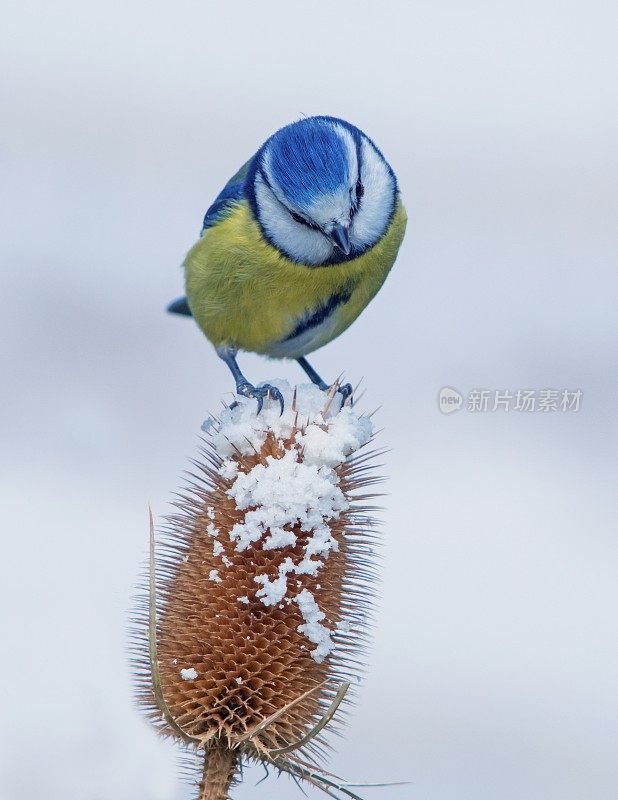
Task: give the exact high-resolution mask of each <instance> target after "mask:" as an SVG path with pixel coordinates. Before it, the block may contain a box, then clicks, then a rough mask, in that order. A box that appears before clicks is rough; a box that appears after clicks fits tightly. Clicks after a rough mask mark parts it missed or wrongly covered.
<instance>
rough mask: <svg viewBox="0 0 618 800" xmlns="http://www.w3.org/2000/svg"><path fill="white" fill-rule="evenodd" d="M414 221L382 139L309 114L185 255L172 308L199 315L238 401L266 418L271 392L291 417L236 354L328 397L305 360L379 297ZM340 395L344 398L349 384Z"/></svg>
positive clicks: (273, 139) (234, 182)
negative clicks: (297, 373)
mask: <svg viewBox="0 0 618 800" xmlns="http://www.w3.org/2000/svg"><path fill="white" fill-rule="evenodd" d="M406 222H407V215H406V211H405V208H404V206H403V203H402V200H401V196H400V191H399V186H398V182H397V178H396V176H395V173H394V171H393V169H392V167H391V166H390V164H389V163H388V162H387V160H386V159H385V157H384V156H383V155H382V153H381V151H380V150H379V149H378V147H377V146H376V145H375V144H374V142H373V141H372V140H371V139H370V138H369V137H368V136H367V135H366V134H365V133H363V131H361V130H360V129H359V128H357V127H355V126H354V125H352V124H351V123H349V122H346V121H345V120H343V119H339V118H337V117H331V116H309V117H302V118H301V119H298V120H296V121H294V122H292V123H290V124H288V125H286V126H285V127H283V128H280V129H279V130H277V131H276V132H275V133H273V134H272V135H271V136H270V137H269V138H268V139H267V140H266V141H265V142H264V144H262V146H261V147H260V148H259V149H258V150H257V152H256V153H255V155H254V156H253V157H252V158H251V159H249V161H247V162H246V163H245V164H244V165H243V166H242V167H241V168H240V169H239V170H238V172H237V173H236V174H235V175H234V176H233V177H232V178H231V179H230V180H229V181H228V183H227V184H226V185H225V186H224V188H223V189H222V191H221V192H220V194H219V195H218V196H217V197H216V199H215V201H214V202H213V203H212V205H211V206H210V207H209V208H208V210H207V211H206V215H205V217H204V221H203V225H202V229H201V233H200V238H199V239H198V241H197V242H196V244H195V245H194V246H193V247H192V248H191V249H190V250H189V252H188V253H187V256H186V258H185V260H184V270H185V288H186V295H185V296H183V297H180V298H178V299H177V300H174V301H173V302H172V303H170V304H169V305H168V307H167V310H168V311H170V312H172V313H176V314H183V315H187V316H193V318H194V320H195V322H196V323H197V325H198V326H199V328H201V330H202V331H203V333H204V334H205V335H206V337H207V338H208V339H209V340H210V342H211V343H212V344H213V345H214V347H215V350H216V352H217V354H218V356H219V357H220V358H221V359H222V360H223V361H224V362H225V364H227V366H228V367H229V369H230V371H231V373H232V376H233V378H234V381H235V384H236V393H237V395H241V396H245V397H253V398H255V399H256V400H257V411H258V413H259V412H260V411H261V409H262V406H263V402H264V398H265V397H267V396H270V397H271V398H273V399H274V400H276V401H278V402H279V404H280V406H281V412H282V413H283V405H284V401H283V397H282V395H281V392H280V391H279V389H277V387H276V386H273V385H271V384H268V383H262V384H259V385H254V384H252V383H251V382H250V381H249V380H247V378H246V377H245V376H244V374H243V373H242V372H241V370H240V367H239V366H238V361H237V355H238V352H239V351H250V352H255V353H260V354H263V355H266V356H268V357H271V358H278V359H295V360H296V361H297V362H298V364H299V365H300V366H301V368H302V369H303V370H304V372H305V373H306V375H307V376H308V378H309V379H310V380H311V381H312V383H314V384H316V385H317V386H318V387H320V389H322V390H325V391H326V390H328V389H329V385H328V384H327V383H326V381H324V380H323V379H322V378H321V377H320V375H319V374H318V373H317V372H316V371H315V369H314V368H313V367H312V366H311V365H310V364H309V362H308V361H307V358H306V356H307V355H308V354H309V353H312V352H313V351H314V350H317V349H318V348H320V347H322V346H323V345H325V344H327V343H328V342H330V341H332V340H333V339H334V338H335V337H337V336H339V335H340V334H341V333H342V332H343V331H344V330H346V328H348V326H349V325H350V324H351V323H352V322H353V321H354V320H355V319H356V318H357V317H358V315H359V314H360V313H361V311H363V309H364V308H365V306H366V305H367V304H368V303H369V301H370V300H372V299H373V297H374V296H375V295H376V293H377V292H378V290H379V289H380V287H381V286H382V284H383V282H384V280H385V279H386V277H387V275H388V273H389V271H390V269H391V267H392V266H393V264H394V262H395V259H396V257H397V253H398V251H399V247H400V245H401V242H402V240H403V237H404V233H405V228H406ZM338 391H339V392H340V393H341V394H342V395H343V400H344V401H345V400H346V399H347V397H349V396H350V395H351V393H352V388H351V386H350V385H349V384H345V385H342V386H339V387H338ZM234 405H235V404H234Z"/></svg>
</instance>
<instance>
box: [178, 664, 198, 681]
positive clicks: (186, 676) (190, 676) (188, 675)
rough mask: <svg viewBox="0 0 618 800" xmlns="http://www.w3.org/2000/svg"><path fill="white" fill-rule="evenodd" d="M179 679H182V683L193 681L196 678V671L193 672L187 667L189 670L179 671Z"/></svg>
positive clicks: (192, 669)
mask: <svg viewBox="0 0 618 800" xmlns="http://www.w3.org/2000/svg"><path fill="white" fill-rule="evenodd" d="M180 677H181V678H182V679H183V681H194V680H195V679H196V678H197V670H195V669H194V668H193V667H189V669H181V670H180Z"/></svg>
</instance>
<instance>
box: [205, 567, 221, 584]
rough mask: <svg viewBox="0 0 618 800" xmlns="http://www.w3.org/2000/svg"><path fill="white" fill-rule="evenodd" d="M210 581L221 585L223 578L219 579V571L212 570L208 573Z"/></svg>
mask: <svg viewBox="0 0 618 800" xmlns="http://www.w3.org/2000/svg"><path fill="white" fill-rule="evenodd" d="M208 579H209V580H211V581H214V582H215V583H221V578H220V577H219V570H218V569H211V570H210V572H209V573H208Z"/></svg>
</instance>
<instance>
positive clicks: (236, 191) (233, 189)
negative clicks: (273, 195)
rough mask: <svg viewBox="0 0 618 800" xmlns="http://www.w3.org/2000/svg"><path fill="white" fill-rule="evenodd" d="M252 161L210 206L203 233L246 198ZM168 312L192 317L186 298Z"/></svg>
mask: <svg viewBox="0 0 618 800" xmlns="http://www.w3.org/2000/svg"><path fill="white" fill-rule="evenodd" d="M251 161H252V159H249V161H247V163H246V164H243V165H242V167H241V168H240V169H239V170H238V172H237V173H236V174H235V175H233V176H232V177H231V178H230V179H229V181H228V182H227V183H226V184H225V186H224V187H223V189H222V190H221V192H220V193H219V195H218V197H217V198H216V200H215V201H214V203H213V204H212V205H211V206H210V208H209V209H208V211H207V212H206V216H205V217H204V224H203V225H202V233H204V231H205V230H206V229H207V228H212V226H213V225H216V224H217V222H218V221H219V220H220V219H221V218H222V217H224V216H225V214H226V213H227V211H228V209H230V208H231V207H232V206H233V205H234V204H235V203H237V202H238V201H239V200H241V199H242V198H243V197H244V193H245V178H246V177H247V172H248V171H249V167H250V166H251ZM167 311H169V312H170V313H171V314H182V315H183V316H186V317H190V316H192V315H191V309H190V308H189V303H188V302H187V298H186V297H179V298H178V299H177V300H174V301H172V302H171V303H170V304H169V305H168V306H167Z"/></svg>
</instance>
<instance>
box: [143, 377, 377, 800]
mask: <svg viewBox="0 0 618 800" xmlns="http://www.w3.org/2000/svg"><path fill="white" fill-rule="evenodd" d="M276 385H277V386H278V388H279V389H280V390H281V392H282V393H283V396H284V400H285V408H284V411H283V413H282V414H280V413H279V412H280V409H279V404H278V403H275V402H272V401H271V402H268V401H267V403H266V404H265V406H264V409H263V411H262V412H261V413H260V414H259V415H258V414H257V413H256V403H255V401H254V400H251V399H246V400H245V399H241V400H240V401H239V403H238V405H236V406H235V407H233V408H226V409H225V410H224V411H223V412H222V414H221V417H220V419H214V418H211V419H210V420H209V421H208V423H207V424H206V423H205V425H204V426H203V430H204V431H205V439H204V442H203V447H202V449H201V451H200V456H199V457H198V458H197V459H196V460H194V461H193V462H192V463H193V469H192V471H191V473H190V474H189V479H188V482H187V486H186V487H185V489H184V491H183V492H182V493H181V494H179V495H178V498H177V500H176V502H175V506H176V513H174V514H172V515H171V516H169V517H167V518H166V522H165V524H164V525H163V526H162V527H161V528H160V529H159V532H158V536H157V542H156V544H155V534H154V525H153V523H152V516H151V558H150V569H149V578H148V581H147V588H146V591H144V592H142V596H141V598H140V604H139V606H138V609H137V612H136V614H135V618H134V628H133V632H134V638H133V644H134V650H135V653H136V678H137V689H138V700H139V702H140V704H141V705H142V706H143V707H144V708H145V709H146V711H147V713H148V714H149V717H150V719H151V720H152V722H153V723H154V724H155V726H156V727H157V728H158V729H159V731H160V732H161V733H162V734H164V735H167V736H171V737H173V738H175V739H177V740H179V741H181V742H183V743H184V744H186V745H187V746H188V747H190V748H194V749H195V750H197V751H199V752H200V753H202V754H203V756H204V759H205V766H204V771H203V777H202V781H201V783H200V786H199V800H225V798H227V797H228V793H229V789H230V786H231V785H232V784H233V782H234V780H235V779H236V778H237V776H238V771H239V769H240V767H241V764H242V762H243V761H244V762H252V761H253V762H256V761H257V762H262V763H263V764H265V765H270V766H272V767H273V768H274V769H275V770H277V771H281V772H287V773H289V774H290V775H292V777H294V778H295V779H301V780H305V781H307V782H309V783H311V784H313V785H315V786H318V787H320V788H322V789H324V790H325V791H327V792H329V793H332V794H333V796H348V797H357V795H355V794H354V792H353V791H351V789H350V788H346V785H345V784H343V783H341V781H339V779H336V778H335V777H334V776H332V775H331V774H330V773H328V772H326V771H325V770H324V768H323V767H322V766H321V764H322V762H323V759H324V757H325V755H326V753H327V750H328V749H329V746H328V744H327V741H326V739H325V738H324V734H325V732H326V730H327V726H328V728H330V727H331V726H332V718H333V717H334V716H335V713H336V712H337V710H338V709H339V706H340V704H341V703H342V701H343V700H344V698H345V695H346V692H347V690H348V688H349V687H350V682H351V681H354V680H355V679H358V677H359V673H360V672H362V670H363V659H364V653H365V646H366V643H367V639H368V627H369V620H370V618H371V612H372V606H373V595H374V584H375V578H376V545H377V544H378V541H377V534H376V532H375V519H374V517H373V516H372V515H373V512H374V511H375V510H376V509H375V507H373V506H371V505H369V504H368V503H369V502H370V501H371V498H373V497H375V496H376V495H375V494H368V493H367V491H366V490H367V488H368V487H369V486H371V484H373V483H375V482H376V481H377V480H379V479H378V478H376V477H375V475H374V473H373V469H374V460H375V456H376V454H377V451H375V450H374V451H370V450H369V449H368V446H369V445H370V443H371V442H372V438H373V432H372V425H371V421H370V419H369V417H368V416H363V415H359V414H357V413H356V411H355V409H354V408H353V407H352V406H351V405H350V404H349V403H347V404H345V405H344V406H343V407H341V399H340V397H341V396H340V395H339V394H338V393H336V391H335V388H336V387H335V388H334V389H333V390H331V391H330V392H329V393H327V394H326V393H324V392H322V391H321V390H319V389H318V388H317V387H315V386H312V385H303V386H300V387H297V388H296V389H294V390H293V389H292V388H290V386H289V385H288V384H287V383H285V382H284V381H277V382H276ZM155 551H156V557H155ZM346 702H347V699H346ZM341 714H342V712H341V711H339V712H338V713H337V719H336V720H335V724H337V723H338V722H339V718H340V716H341Z"/></svg>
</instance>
